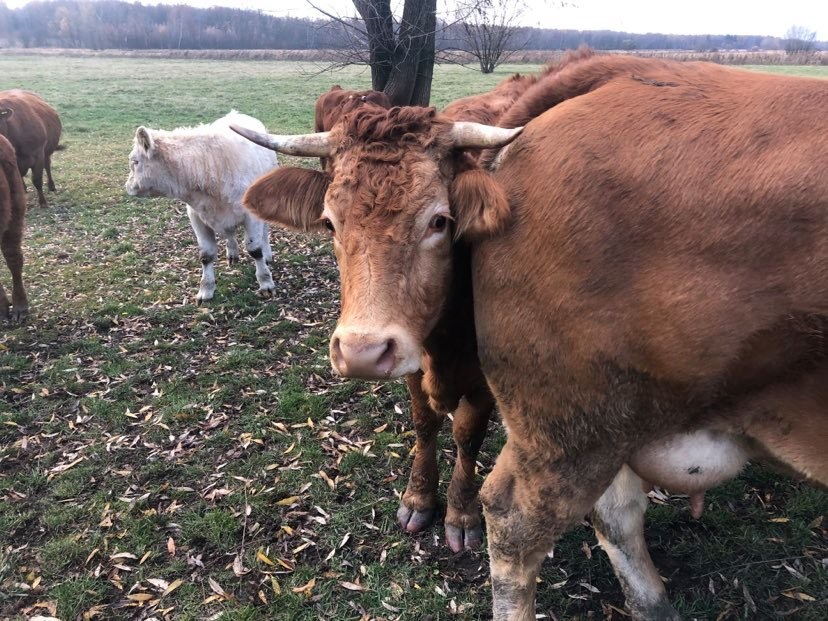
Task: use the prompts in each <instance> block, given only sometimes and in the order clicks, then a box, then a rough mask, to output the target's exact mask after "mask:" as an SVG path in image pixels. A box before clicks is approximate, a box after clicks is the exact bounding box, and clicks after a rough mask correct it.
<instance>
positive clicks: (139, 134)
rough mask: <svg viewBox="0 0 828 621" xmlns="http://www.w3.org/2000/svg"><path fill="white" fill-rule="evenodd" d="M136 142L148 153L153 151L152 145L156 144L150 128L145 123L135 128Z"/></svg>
mask: <svg viewBox="0 0 828 621" xmlns="http://www.w3.org/2000/svg"><path fill="white" fill-rule="evenodd" d="M135 142H136V143H137V144H138V145H140V146H141V148H142V149H143V150H144V151H146V152H148V153H149V152H150V151H152V147H153V146H154V143H153V140H152V136H151V135H150V132H149V130H148V129H147V128H146V127H144V126H143V125H142V126H141V127H139V128H138V129H136V130H135Z"/></svg>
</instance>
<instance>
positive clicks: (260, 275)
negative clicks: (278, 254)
mask: <svg viewBox="0 0 828 621" xmlns="http://www.w3.org/2000/svg"><path fill="white" fill-rule="evenodd" d="M264 227H265V223H264V222H262V221H261V220H259V219H258V218H253V217H252V216H250V215H245V218H244V230H245V238H244V247H245V248H246V249H247V253H248V254H249V255H250V256H251V257H253V260H254V261H255V262H256V281H257V282H258V283H259V291H258V293H259V295H260V296H262V297H265V298H271V297H273V292H274V291H276V285H275V284H273V276H272V275H271V273H270V267H269V266H268V263H267V261H266V260H265V256H269V255H270V242H269V241H267V242H265V241H264V240H265V236H264Z"/></svg>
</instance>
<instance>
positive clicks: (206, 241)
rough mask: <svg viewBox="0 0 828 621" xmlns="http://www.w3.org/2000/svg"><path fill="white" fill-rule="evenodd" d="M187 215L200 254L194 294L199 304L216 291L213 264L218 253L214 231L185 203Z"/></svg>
mask: <svg viewBox="0 0 828 621" xmlns="http://www.w3.org/2000/svg"><path fill="white" fill-rule="evenodd" d="M187 217H188V218H189V219H190V225H191V226H192V227H193V233H195V236H196V241H197V242H198V249H199V253H200V256H201V284H200V286H199V289H198V295H197V296H196V303H197V304H201V303H202V302H206V301H207V300H212V299H213V295H214V294H215V292H216V273H215V268H214V266H215V262H216V255H217V253H218V244H216V233H215V231H213V229H212V228H210V227H209V226H207V225H206V224H205V223H204V221H203V220H202V219H201V217H200V216H199V215H198V213H197V212H196V210H195V209H193V208H192V207H190V206H189V205H187Z"/></svg>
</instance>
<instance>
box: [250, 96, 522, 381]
mask: <svg viewBox="0 0 828 621" xmlns="http://www.w3.org/2000/svg"><path fill="white" fill-rule="evenodd" d="M234 129H236V128H234ZM237 131H239V133H241V134H242V135H245V136H247V137H248V138H251V139H253V140H254V141H256V142H258V143H259V144H262V145H264V146H270V147H271V148H275V149H277V150H280V151H283V152H290V153H294V154H296V153H301V154H303V155H315V156H320V155H324V156H328V157H330V158H331V168H330V172H328V173H321V172H318V171H311V170H300V169H293V170H292V171H291V169H279V170H276V171H273V172H271V173H268V174H267V175H264V176H263V177H261V178H260V179H258V180H257V181H256V182H254V183H253V185H251V186H250V188H248V190H247V193H246V195H245V199H244V203H245V206H246V207H247V208H248V209H250V210H251V211H253V212H254V213H255V214H256V215H257V216H259V217H260V218H262V219H265V220H268V221H270V222H273V223H275V224H279V225H281V226H286V227H289V228H294V229H301V230H319V231H325V232H326V233H327V234H328V235H330V236H331V238H332V241H333V247H334V252H335V254H336V258H337V263H338V265H339V272H340V276H341V285H342V304H341V315H340V318H339V322H338V325H337V328H336V330H335V332H334V334H333V336H332V338H331V343H330V355H331V363H332V365H333V368H334V370H335V371H337V372H338V373H340V374H342V375H345V376H348V377H363V378H384V377H399V376H401V375H405V374H407V373H412V372H414V371H416V370H417V369H419V368H420V358H421V355H422V349H423V341H424V339H425V338H426V337H427V336H428V335H429V333H430V332H431V331H432V329H433V328H434V327H435V324H436V323H437V321H438V319H439V318H440V315H441V313H442V311H443V307H444V303H445V301H446V299H447V298H448V296H449V288H450V287H451V283H452V275H453V273H452V272H453V260H452V243H453V241H454V240H455V239H456V237H457V236H459V235H463V236H465V237H468V238H472V239H473V238H474V237H475V236H480V235H485V234H490V233H491V232H492V231H494V230H496V229H498V228H499V227H500V226H502V224H503V221H504V219H505V216H506V215H508V206H507V203H506V200H505V197H504V196H503V192H502V191H501V190H500V188H499V187H498V186H497V185H496V184H495V183H494V182H493V181H492V180H491V179H490V177H489V176H488V174H487V173H485V172H483V171H481V170H479V169H476V168H474V167H473V165H472V164H471V163H469V161H467V160H466V158H464V157H463V155H462V152H461V149H462V148H463V147H465V146H468V147H470V148H483V147H491V146H500V145H502V144H505V143H507V142H509V141H510V140H511V139H513V138H514V137H515V136H516V135H517V134H518V133H519V131H520V130H502V129H499V128H489V127H487V126H477V125H475V124H451V123H448V122H443V121H441V120H440V119H439V118H435V117H434V111H433V110H432V109H422V108H393V109H391V110H382V109H374V110H369V109H364V110H359V111H357V112H355V113H354V114H353V115H349V116H346V117H344V118H343V120H342V121H341V122H340V123H339V124H337V126H336V127H335V128H334V129H333V130H332V131H331V132H328V133H326V134H316V135H315V136H313V137H311V136H304V137H293V139H289V138H286V137H277V136H270V137H267V136H264V137H263V136H260V135H259V136H256V135H253V134H251V133H250V132H249V131H243V130H240V129H237ZM294 140H295V141H296V142H294ZM306 140H307V141H310V140H316V141H317V142H316V143H315V146H316V147H319V148H317V149H316V150H314V149H313V148H310V147H308V148H305V149H303V148H302V147H297V142H301V141H306ZM308 144H310V143H308ZM322 147H324V148H323V149H322ZM320 149H322V150H324V153H320V152H319V150H320ZM481 215H482V216H483V217H481Z"/></svg>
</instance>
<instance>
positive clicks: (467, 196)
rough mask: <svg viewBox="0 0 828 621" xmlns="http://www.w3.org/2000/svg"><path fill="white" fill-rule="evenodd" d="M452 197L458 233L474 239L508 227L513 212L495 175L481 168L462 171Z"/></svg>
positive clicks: (456, 231) (457, 177)
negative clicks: (493, 176) (494, 177)
mask: <svg viewBox="0 0 828 621" xmlns="http://www.w3.org/2000/svg"><path fill="white" fill-rule="evenodd" d="M449 200H450V201H451V210H452V213H453V214H454V220H455V228H454V230H455V236H456V237H457V238H458V239H459V238H461V237H462V238H464V239H467V240H469V241H474V240H476V239H480V238H483V237H488V236H491V235H495V234H497V233H499V232H500V231H502V230H503V229H504V228H506V225H507V224H508V223H509V220H510V218H511V215H512V211H511V209H510V208H509V200H508V199H507V198H506V192H504V191H503V188H502V187H500V184H498V183H497V182H496V181H495V180H494V179H493V178H492V176H491V175H489V174H488V173H487V172H485V171H483V170H480V169H472V170H466V171H464V172H461V173H458V174H457V175H456V176H455V177H454V181H453V182H452V184H451V190H450V196H449Z"/></svg>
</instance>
